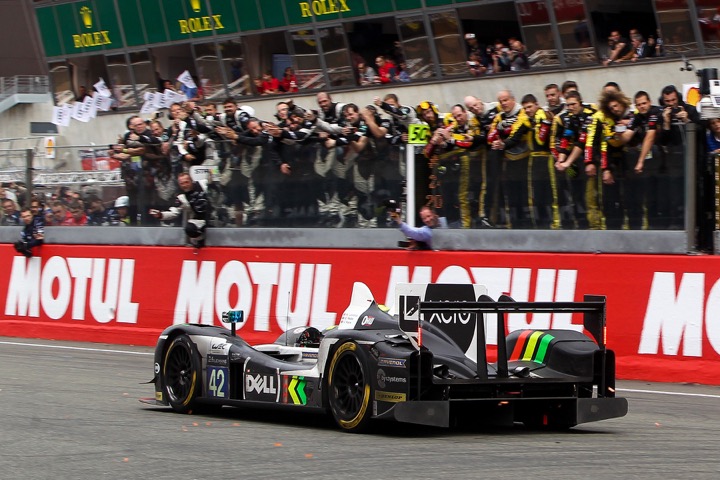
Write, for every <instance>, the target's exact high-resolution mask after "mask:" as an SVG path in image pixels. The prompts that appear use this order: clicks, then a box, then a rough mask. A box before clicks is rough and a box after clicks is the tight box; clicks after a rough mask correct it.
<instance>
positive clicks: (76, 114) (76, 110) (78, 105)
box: [70, 102, 83, 121]
mask: <svg viewBox="0 0 720 480" xmlns="http://www.w3.org/2000/svg"><path fill="white" fill-rule="evenodd" d="M70 108H72V114H71V115H70V116H71V117H72V118H73V119H74V120H80V121H82V120H81V119H82V114H83V103H82V102H75V103H73V104H72V107H70Z"/></svg>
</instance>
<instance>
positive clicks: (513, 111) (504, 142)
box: [487, 90, 532, 228]
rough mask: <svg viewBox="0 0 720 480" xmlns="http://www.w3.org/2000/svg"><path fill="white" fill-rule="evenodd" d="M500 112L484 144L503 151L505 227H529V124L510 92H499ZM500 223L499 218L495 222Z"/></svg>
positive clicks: (530, 144)
mask: <svg viewBox="0 0 720 480" xmlns="http://www.w3.org/2000/svg"><path fill="white" fill-rule="evenodd" d="M497 99H498V104H499V106H500V112H499V113H498V114H497V115H496V116H495V118H494V119H493V123H492V125H491V126H490V132H489V133H488V137H487V141H488V143H489V144H490V146H491V148H492V149H493V150H496V151H502V152H503V172H502V173H503V182H502V188H503V194H504V197H505V209H506V215H507V219H506V221H505V223H506V225H507V227H508V228H531V227H532V222H531V215H530V200H529V196H528V193H529V192H528V161H529V158H530V149H531V146H532V124H531V123H530V119H529V118H528V116H527V114H526V113H525V110H523V109H522V108H521V107H520V105H519V104H518V103H517V102H516V101H515V97H514V96H513V94H512V92H511V91H510V90H501V91H500V92H498V96H497ZM498 221H499V222H501V223H502V219H498Z"/></svg>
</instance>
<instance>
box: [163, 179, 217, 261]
mask: <svg viewBox="0 0 720 480" xmlns="http://www.w3.org/2000/svg"><path fill="white" fill-rule="evenodd" d="M203 182H204V181H203ZM178 185H179V186H180V190H181V191H180V193H179V194H178V196H177V199H176V200H175V205H173V206H172V207H170V209H169V210H166V211H163V212H161V211H160V210H155V209H151V210H150V211H149V213H150V215H152V216H153V217H155V218H159V219H161V220H173V219H175V218H177V217H179V216H180V215H182V214H183V213H184V212H185V213H187V214H188V220H187V223H186V224H185V235H187V237H188V240H189V242H190V245H191V246H193V247H195V248H201V247H204V246H205V228H206V226H207V223H208V221H209V220H210V214H211V212H212V205H211V204H210V201H209V200H208V197H207V193H206V186H205V185H204V184H202V183H200V182H193V180H192V178H191V177H190V174H189V173H181V174H179V175H178Z"/></svg>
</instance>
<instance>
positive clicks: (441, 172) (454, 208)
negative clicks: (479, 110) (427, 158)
mask: <svg viewBox="0 0 720 480" xmlns="http://www.w3.org/2000/svg"><path fill="white" fill-rule="evenodd" d="M443 124H444V125H443V128H438V129H437V130H436V131H435V135H436V136H437V137H438V144H437V147H438V148H437V152H438V162H439V168H438V179H439V180H440V185H441V190H442V195H443V209H442V211H443V214H444V216H445V217H446V220H447V222H448V227H450V228H470V226H471V224H472V216H473V214H472V212H471V209H470V200H471V196H475V195H476V193H474V192H471V191H470V177H471V171H470V170H471V163H472V161H473V157H474V156H475V155H476V152H477V149H478V148H480V147H484V145H485V135H484V133H483V131H482V129H481V128H480V127H479V126H478V125H477V124H471V123H470V118H469V115H468V111H467V110H466V109H465V107H464V106H462V105H460V104H456V105H453V107H452V109H451V111H450V113H449V114H447V115H445V117H444V122H443Z"/></svg>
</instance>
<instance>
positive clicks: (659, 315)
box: [0, 244, 720, 385]
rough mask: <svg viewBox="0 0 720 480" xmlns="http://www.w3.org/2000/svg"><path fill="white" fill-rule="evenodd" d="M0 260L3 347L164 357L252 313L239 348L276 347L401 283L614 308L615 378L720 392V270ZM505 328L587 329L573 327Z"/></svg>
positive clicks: (85, 248)
mask: <svg viewBox="0 0 720 480" xmlns="http://www.w3.org/2000/svg"><path fill="white" fill-rule="evenodd" d="M0 259H1V260H2V265H3V266H4V268H3V269H2V272H1V273H0V336H11V337H24V338H43V339H57V340H74V341H88V342H102V343H112V344H133V345H154V344H155V341H156V339H157V336H158V334H159V333H160V332H161V331H162V330H163V329H164V328H165V327H167V326H169V325H172V324H173V323H184V322H193V323H204V324H212V325H222V324H221V322H220V317H221V315H222V313H223V312H224V311H227V310H244V311H245V312H246V317H247V318H248V320H247V322H246V323H245V324H244V325H242V326H241V327H239V331H238V333H239V335H241V336H242V337H243V338H244V339H245V340H247V341H248V342H249V343H251V344H256V343H266V342H272V341H274V340H275V339H276V338H277V337H278V336H279V335H280V334H281V333H282V332H283V331H284V330H286V329H288V328H292V327H298V326H305V325H310V326H314V327H317V328H319V329H323V328H325V327H328V326H330V325H334V324H337V323H339V321H340V317H341V315H342V312H343V311H344V310H345V308H346V307H347V304H348V302H349V300H350V294H351V291H352V286H353V283H354V282H356V281H359V282H363V283H365V284H367V285H368V287H370V290H371V291H372V292H373V294H374V296H375V298H376V300H377V301H378V303H381V304H385V305H387V306H388V307H391V308H392V307H393V304H394V303H395V300H394V298H395V295H394V289H395V287H394V286H395V285H396V284H397V283H404V282H410V283H421V282H445V283H479V284H484V285H487V287H488V289H489V294H490V296H491V297H493V298H497V297H498V296H499V295H500V294H502V293H509V294H510V295H511V296H512V297H513V298H514V299H515V300H518V301H573V300H582V297H583V295H584V294H598V295H605V296H607V344H608V347H609V348H612V349H613V350H615V352H616V354H617V375H618V378H622V379H635V380H648V381H666V382H689V383H703V384H710V385H720V282H719V281H718V279H719V278H720V257H717V256H684V255H626V254H623V255H619V254H618V255H616V254H594V255H593V254H560V255H558V254H549V253H499V252H437V251H436V252H422V251H398V250H392V251H390V250H332V249H275V248H265V249H260V248H221V247H210V248H205V249H201V250H195V249H192V248H188V247H140V246H92V245H44V246H42V247H41V248H40V250H39V251H38V254H37V255H36V256H34V257H33V258H30V259H26V258H25V257H24V256H21V255H17V254H16V253H15V251H14V250H13V248H12V246H11V245H7V244H3V245H0ZM449 321H453V320H449ZM506 321H507V329H508V330H509V331H512V330H516V329H520V328H525V327H527V326H530V327H531V328H543V329H544V328H573V329H578V330H581V329H582V327H581V322H582V319H581V317H580V316H578V315H575V316H573V315H572V314H567V313H554V314H548V313H542V314H537V313H536V314H510V315H508V317H507V319H506ZM486 323H487V324H488V327H487V332H488V336H487V338H488V339H489V342H488V343H489V344H492V342H494V338H496V337H495V335H496V332H495V331H494V328H495V327H494V322H493V321H488V322H486ZM468 334H469V335H471V334H472V330H470V331H469V332H468Z"/></svg>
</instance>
